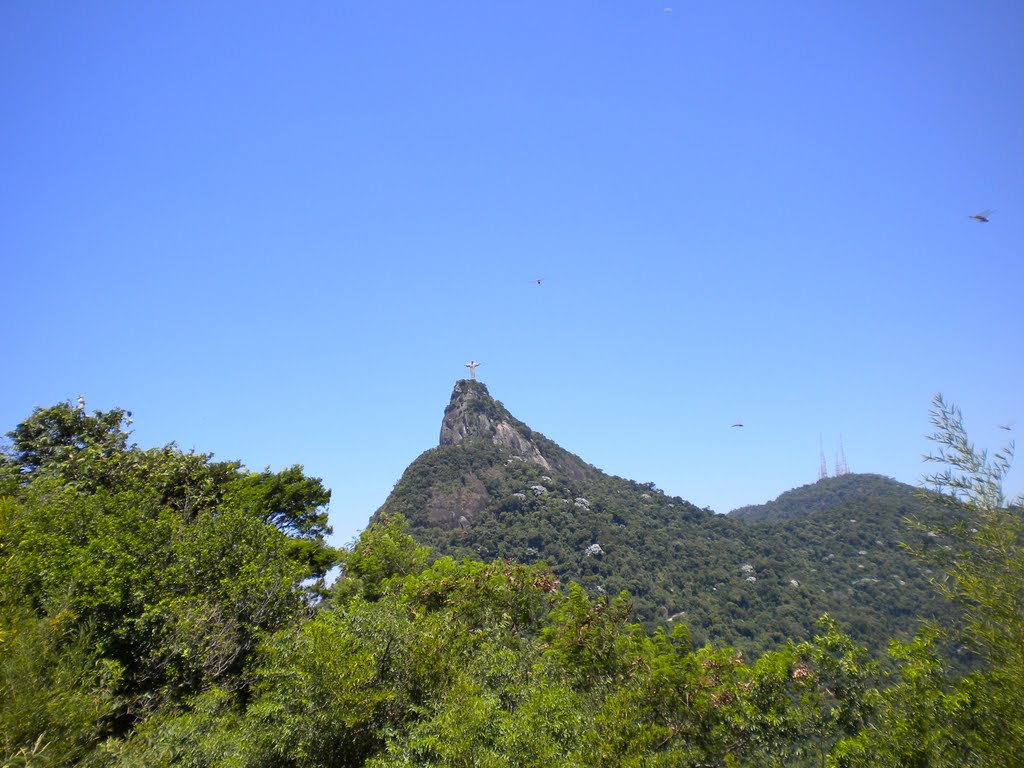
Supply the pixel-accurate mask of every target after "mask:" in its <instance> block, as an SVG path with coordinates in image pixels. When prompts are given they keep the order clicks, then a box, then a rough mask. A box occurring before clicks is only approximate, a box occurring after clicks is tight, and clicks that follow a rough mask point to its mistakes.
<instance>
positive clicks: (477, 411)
mask: <svg viewBox="0 0 1024 768" xmlns="http://www.w3.org/2000/svg"><path fill="white" fill-rule="evenodd" d="M472 440H484V441H486V442H490V443H494V444H495V445H498V446H501V447H502V448H505V449H507V450H508V451H509V452H510V453H511V454H512V455H513V456H517V457H519V458H521V459H523V460H525V461H531V462H533V463H534V464H538V465H540V466H541V467H543V468H544V469H546V470H558V471H561V472H564V473H565V474H566V475H568V476H569V477H575V478H583V477H588V478H592V477H596V476H599V475H600V472H599V471H598V470H596V469H594V467H592V466H590V465H589V464H587V463H586V462H584V461H582V460H581V459H580V458H579V457H577V456H573V455H572V454H571V453H569V452H568V451H566V450H564V449H563V448H561V447H559V446H558V445H556V444H555V443H553V442H551V441H550V440H548V439H547V438H545V437H544V436H543V435H541V434H539V433H537V432H534V431H533V430H532V429H530V428H529V427H528V426H526V425H525V424H524V423H523V422H521V421H519V420H518V419H516V418H515V417H514V416H513V415H512V414H511V413H509V412H508V410H506V408H505V406H504V405H502V404H501V403H500V402H498V401H497V400H495V399H494V398H493V397H491V393H490V392H488V390H487V385H486V384H483V383H482V382H479V381H476V380H475V379H460V380H458V381H457V382H455V388H454V389H453V390H452V396H451V400H449V402H448V407H447V408H445V409H444V417H443V418H442V419H441V438H440V442H439V444H440V445H442V446H445V445H461V444H463V443H465V442H467V441H472Z"/></svg>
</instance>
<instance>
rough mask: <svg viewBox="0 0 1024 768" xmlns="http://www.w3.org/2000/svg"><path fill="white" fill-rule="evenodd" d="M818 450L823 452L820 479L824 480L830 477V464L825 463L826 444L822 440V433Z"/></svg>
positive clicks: (819, 472) (819, 470)
mask: <svg viewBox="0 0 1024 768" xmlns="http://www.w3.org/2000/svg"><path fill="white" fill-rule="evenodd" d="M818 451H819V452H820V453H821V464H820V465H819V467H818V479H819V480H824V479H825V478H826V477H828V464H826V463H825V444H824V443H823V442H822V440H821V435H818Z"/></svg>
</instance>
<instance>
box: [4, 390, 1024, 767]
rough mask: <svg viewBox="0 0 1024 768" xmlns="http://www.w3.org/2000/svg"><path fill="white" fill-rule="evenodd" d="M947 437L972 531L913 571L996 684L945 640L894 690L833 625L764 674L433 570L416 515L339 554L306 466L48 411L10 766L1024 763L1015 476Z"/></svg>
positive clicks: (543, 577)
mask: <svg viewBox="0 0 1024 768" xmlns="http://www.w3.org/2000/svg"><path fill="white" fill-rule="evenodd" d="M935 418H936V424H937V432H936V436H935V437H936V440H937V444H938V445H939V446H940V448H941V450H940V453H939V454H938V455H937V458H939V459H941V460H942V461H943V466H944V467H946V468H947V471H944V472H941V473H938V474H936V475H934V476H933V478H932V479H933V481H934V484H935V485H936V486H937V488H938V489H939V490H943V491H946V492H947V493H948V494H949V495H951V496H959V497H960V501H961V502H963V503H965V504H966V506H965V507H964V506H958V507H957V509H958V510H964V509H966V510H967V511H966V513H958V514H962V519H961V520H959V521H954V522H951V523H950V524H949V525H947V526H945V527H944V528H943V529H942V530H941V531H937V532H936V533H937V535H941V536H942V537H943V541H945V542H948V543H947V544H945V545H944V546H941V547H933V548H932V549H931V550H929V551H924V550H922V551H921V552H919V555H920V556H921V557H923V558H928V562H929V564H930V567H932V568H935V569H937V570H938V569H942V570H943V571H944V572H945V573H946V574H947V579H946V581H944V582H943V584H942V590H943V594H944V597H945V599H947V600H949V601H950V602H954V603H957V604H959V605H961V606H962V608H963V615H962V620H961V621H960V622H959V623H958V624H957V625H956V626H955V627H950V628H949V629H948V630H946V631H945V632H946V635H947V637H946V639H947V640H950V641H955V642H957V643H960V644H963V645H965V646H966V647H969V648H970V649H971V650H972V651H973V652H974V653H975V654H976V655H977V656H978V658H979V659H980V660H981V663H980V665H979V667H978V669H977V670H975V671H973V672H972V673H970V674H969V675H967V676H963V677H956V676H954V675H951V674H950V672H949V670H948V666H947V665H946V663H945V662H944V661H943V660H942V657H941V656H940V655H939V654H938V653H937V651H936V649H935V648H936V646H935V643H936V639H937V637H938V636H939V635H940V634H941V633H942V632H943V630H941V629H940V628H939V627H926V628H924V629H922V631H921V632H920V633H919V634H918V635H917V636H916V637H915V638H914V639H912V640H911V641H909V642H908V643H906V644H900V643H895V644H894V645H893V646H892V649H891V651H892V656H893V658H894V660H895V661H894V663H895V668H894V669H893V670H892V671H889V672H883V671H881V669H880V667H879V666H877V665H875V664H874V663H873V662H871V661H868V660H867V657H866V654H865V652H864V651H863V650H861V649H859V648H858V647H857V646H856V645H855V644H854V643H853V642H852V641H851V640H850V638H849V637H848V636H846V635H845V634H844V632H843V628H842V627H841V626H837V624H836V622H835V621H833V620H830V619H824V620H822V621H821V622H820V623H819V625H818V629H817V631H816V633H815V636H814V637H813V638H812V639H810V640H807V641H802V642H793V641H787V642H784V643H781V644H779V645H778V646H777V647H776V648H774V649H773V650H771V651H768V652H765V653H763V654H761V655H759V656H758V657H756V658H753V657H750V658H748V657H745V656H744V654H742V653H741V652H739V651H738V650H735V649H733V648H731V647H728V646H723V645H708V646H704V647H701V645H700V644H699V643H695V642H694V641H693V639H692V638H691V637H689V635H688V632H687V630H686V625H685V623H684V622H682V621H677V622H676V623H675V624H674V626H673V627H672V628H671V629H667V628H664V627H659V628H657V629H655V630H654V631H653V632H648V631H646V630H645V629H644V628H643V627H642V626H641V625H638V624H634V623H632V612H631V602H632V599H631V597H630V596H629V595H628V594H626V593H623V594H619V595H614V596H613V595H610V594H606V595H601V594H600V593H599V592H596V591H589V590H586V589H585V588H584V587H582V586H579V585H575V584H573V585H566V584H560V583H559V580H558V579H557V578H556V576H555V575H554V574H553V573H552V571H551V570H550V569H548V568H547V567H545V566H542V565H537V564H521V563H512V562H508V561H505V560H500V559H499V560H493V559H491V560H490V561H484V560H480V559H464V560H454V559H452V558H450V557H440V558H433V557H432V555H431V553H430V552H429V551H428V550H427V549H426V548H425V547H423V546H422V545H421V544H419V543H417V542H416V541H415V540H414V539H413V537H412V536H410V534H409V528H408V526H407V524H406V523H405V521H404V520H403V519H402V518H401V517H400V516H394V517H390V518H386V519H380V520H378V521H377V522H376V523H374V524H373V525H371V526H370V527H369V528H368V529H367V531H366V532H365V533H364V534H363V535H362V536H361V537H360V539H359V540H358V541H357V542H356V543H355V544H354V545H353V547H352V548H351V549H349V550H343V551H334V550H331V549H330V548H329V547H327V546H326V545H325V544H324V540H323V537H324V535H325V534H326V532H327V529H326V517H325V513H324V505H325V504H326V502H327V492H326V491H325V490H324V489H323V487H322V486H321V484H320V482H319V481H318V480H316V479H313V478H307V477H305V476H304V475H303V473H302V471H301V468H299V467H294V468H291V469H288V470H285V471H283V472H279V473H274V472H270V471H264V472H250V471H248V470H246V469H245V468H244V467H242V466H241V465H239V464H237V463H233V462H227V463H225V462H215V461H213V460H212V457H210V456H206V455H198V454H193V453H183V452H181V451H179V450H178V449H177V448H175V447H174V446H167V447H165V448H162V449H156V450H141V449H139V448H137V447H135V446H132V445H129V444H128V441H127V434H126V432H125V431H124V427H125V426H126V414H124V413H123V412H121V411H112V412H109V413H100V412H96V413H94V414H92V415H88V414H85V413H84V412H83V411H81V410H79V409H75V408H73V407H72V406H70V405H67V404H64V405H58V406H55V407H53V408H49V409H42V410H37V411H36V412H35V413H33V414H32V416H30V417H29V419H28V420H27V421H26V422H24V423H23V424H22V425H19V426H18V427H17V428H16V429H15V430H14V431H13V432H12V433H10V436H11V439H12V443H11V445H10V446H9V447H8V449H7V450H6V451H5V452H4V455H3V459H2V461H0V765H2V766H14V765H32V766H57V765H102V766H171V765H182V766H372V767H375V768H384V767H385V766H413V765H434V766H551V765H565V766H694V767H696V766H812V765H813V766H818V765H823V764H826V765H830V766H851V767H853V766H910V765H921V766H926V765H927V766H940V767H942V766H959V765H978V766H1008V765H1016V764H1019V760H1020V758H1019V755H1020V747H1021V746H1022V745H1024V730H1022V728H1024V715H1022V712H1024V700H1022V699H1024V618H1022V615H1024V614H1022V611H1021V605H1020V601H1021V598H1022V595H1024V560H1022V551H1024V550H1022V547H1024V523H1022V520H1021V518H1020V516H1019V514H1018V512H1017V511H1015V510H1013V509H1008V508H1006V507H1005V505H1004V501H1003V499H1002V497H1001V488H1000V481H1001V477H1002V475H1003V474H1004V473H1005V468H1006V466H1008V464H1007V463H1006V462H1007V461H1008V456H1007V455H1005V454H997V455H996V457H995V461H994V462H992V463H989V462H988V461H987V459H986V458H985V457H979V455H978V454H976V453H974V451H973V448H971V447H970V445H969V443H967V442H966V440H965V439H964V440H961V439H960V438H961V437H962V427H961V426H960V422H959V414H958V413H957V412H956V411H955V409H952V408H950V407H948V406H946V405H945V404H944V403H942V402H941V401H937V403H936V412H935ZM650 490H651V491H653V489H650ZM649 495H651V497H652V498H653V497H654V493H650V494H649ZM652 525H653V523H652ZM927 530H928V531H929V532H935V531H933V529H931V528H929V529H927ZM946 547H948V549H947V548H946ZM335 562H338V563H340V565H341V571H342V576H341V577H340V578H339V579H338V581H337V582H336V583H335V584H334V585H333V586H332V587H330V588H326V587H325V586H324V584H323V581H322V579H323V575H324V573H325V570H326V569H327V568H328V567H329V566H331V565H332V564H333V563H335Z"/></svg>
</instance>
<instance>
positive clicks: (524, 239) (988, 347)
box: [0, 0, 1024, 543]
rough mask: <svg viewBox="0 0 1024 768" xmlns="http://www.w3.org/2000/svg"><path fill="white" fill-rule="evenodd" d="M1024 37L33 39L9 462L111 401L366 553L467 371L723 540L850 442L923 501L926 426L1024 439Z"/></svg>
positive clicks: (3, 383) (925, 27) (71, 21)
mask: <svg viewBox="0 0 1024 768" xmlns="http://www.w3.org/2000/svg"><path fill="white" fill-rule="evenodd" d="M1022 39H1024V5H1022V4H1021V3H1019V2H1011V1H1009V0H1008V1H1006V2H971V3H967V2H943V1H942V0H929V1H928V2H924V1H920V2H903V3H889V2H885V3H883V2H874V1H865V2H858V3H844V4H838V3H810V2H807V3H778V2H776V3H768V2H714V3H694V2H680V1H678V0H661V2H646V1H645V0H628V2H625V1H624V0H608V1H606V2H600V1H596V0H592V1H590V2H583V1H582V0H559V1H557V2H552V1H551V0H548V1H546V2H532V1H530V0H528V1H526V2H515V3H512V2H504V1H503V0H500V1H498V0H496V1H495V2H478V3H469V2H464V1H463V2H448V1H446V0H440V1H439V2H429V3H424V2H407V1H406V0H393V1H392V2H388V3H366V2H358V3H357V2H341V1H339V2H330V3H328V2H299V3H287V4H286V3H261V2H251V1H250V2H244V3H242V2H218V3H198V2H176V3H126V2H116V3H115V2H100V3H70V2H53V3H38V2H28V1H22V0H13V1H12V2H7V3H4V4H2V5H0V96H2V99H0V110H2V112H0V117H2V119H0V162H2V168H3V183H2V184H0V255H2V258H3V275H4V279H3V282H2V298H3V307H4V310H5V311H4V315H5V321H6V326H7V328H8V333H7V334H6V338H7V341H6V343H5V345H4V348H5V352H6V354H5V355H4V358H5V365H4V375H3V376H2V377H0V427H2V430H3V431H7V430H9V429H11V428H13V427H14V426H15V425H16V424H17V423H18V422H19V421H21V420H22V419H23V418H25V417H26V416H27V415H28V414H29V413H30V412H31V410H32V408H33V407H34V406H37V405H42V406H46V405H51V404H54V403H56V402H59V401H63V400H67V399H73V398H74V397H75V396H77V395H78V394H80V393H81V394H83V395H84V396H85V397H86V399H87V405H88V407H89V408H90V409H93V408H99V409H103V410H105V409H108V408H112V407H115V406H119V407H124V408H127V409H129V410H131V411H133V413H134V418H135V424H134V428H135V433H134V440H135V441H136V442H138V443H139V444H140V445H142V446H144V447H149V446H154V445H163V444H164V443H167V442H170V441H176V442H177V443H178V444H179V445H180V446H181V447H183V448H186V449H188V448H195V449H196V450H198V451H204V452H213V453H214V454H215V455H216V456H217V457H218V458H221V459H239V460H241V461H243V462H244V463H245V464H247V465H248V466H250V467H252V468H254V469H262V468H263V467H264V466H270V467H272V468H275V469H280V468H283V467H286V466H289V465H291V464H296V463H299V464H303V465H304V466H305V467H306V469H307V471H308V472H309V473H310V474H313V475H316V476H318V477H322V478H323V479H324V482H325V483H326V484H327V485H328V486H329V487H330V488H331V489H332V490H333V494H334V495H333V501H332V504H331V521H332V524H333V526H334V528H335V539H336V543H345V542H346V541H348V540H350V539H351V538H352V536H353V535H355V534H356V533H357V532H358V531H359V530H360V529H362V528H363V527H364V526H365V524H366V521H367V519H368V518H369V516H370V515H371V514H372V513H373V511H374V510H375V509H376V508H377V507H378V506H379V505H380V504H381V503H382V502H383V501H384V499H385V498H386V496H387V494H388V493H389V492H390V490H391V488H392V487H393V485H394V483H395V482H397V480H398V479H399V477H400V475H401V473H402V471H403V470H404V469H405V467H406V466H407V465H408V464H409V463H410V462H411V461H412V460H413V459H414V458H415V457H416V456H417V455H419V454H420V453H421V452H422V451H424V450H426V449H428V448H431V447H433V446H434V445H436V443H437V439H438V432H439V428H440V423H441V416H442V413H443V410H444V407H445V405H446V404H447V402H448V398H449V396H450V393H451V388H452V385H453V384H454V382H455V381H456V380H457V379H459V378H463V377H464V376H465V375H466V372H467V371H466V368H464V367H463V364H464V363H465V362H468V361H469V360H471V359H475V360H478V361H480V362H481V363H482V365H481V366H480V368H479V369H478V371H477V373H478V377H479V378H480V379H481V380H482V381H483V382H485V383H486V384H487V385H488V387H489V388H490V391H491V394H492V395H494V397H496V398H497V399H499V400H501V401H502V402H503V403H504V404H505V405H506V406H507V407H508V408H509V409H510V410H511V411H512V413H513V414H515V415H516V416H517V417H518V418H520V419H522V420H523V421H525V422H526V423H527V424H529V425H530V426H531V427H532V428H534V429H535V430H538V431H540V432H542V433H544V434H545V435H547V436H548V437H549V438H551V439H553V440H555V441H556V442H558V443H559V444H561V445H562V446H563V447H565V448H566V449H568V450H570V451H572V452H574V453H576V454H578V455H580V456H582V457H583V458H584V459H585V460H587V461H589V462H591V463H593V464H595V465H596V466H598V467H600V468H601V469H603V470H605V471H606V472H609V473H612V474H616V475H620V476H623V477H628V478H631V479H635V480H639V481H642V482H647V481H653V482H655V483H656V484H657V485H658V486H659V487H661V488H663V489H664V490H665V491H666V492H668V493H670V494H672V495H679V496H682V497H683V498H685V499H688V500H690V501H692V502H694V503H695V504H698V505H699V506H702V507H704V506H706V507H711V508H713V509H715V510H716V511H719V512H726V511H728V510H730V509H733V508H735V507H737V506H740V505H744V504H752V503H760V502H764V501H767V500H769V499H772V498H774V497H775V496H777V495H778V494H779V493H781V492H783V491H785V490H788V489H790V488H793V487H796V486H800V485H804V484H806V483H810V482H813V481H815V480H816V479H817V477H818V465H819V450H820V447H823V449H824V452H825V454H826V457H827V459H828V463H829V468H830V470H831V469H832V467H833V463H834V460H835V455H836V452H837V450H838V449H839V446H840V440H841V441H842V444H843V446H844V448H845V453H846V457H847V461H848V464H849V467H850V469H851V470H852V471H857V472H876V473H879V474H884V475H888V476H891V477H895V478H896V479H898V480H902V481H904V482H910V483H916V482H917V481H918V480H919V478H920V476H921V475H922V473H924V472H925V471H928V470H929V467H927V466H925V465H924V464H923V463H922V461H921V454H922V453H924V452H925V451H927V450H928V448H929V444H928V442H927V440H925V438H924V435H925V434H927V433H928V432H929V431H930V428H929V424H928V409H929V405H930V401H931V397H932V395H933V394H934V393H936V392H942V393H943V394H944V395H945V396H946V397H947V398H948V399H949V400H952V401H953V402H955V403H957V404H958V405H960V406H961V408H962V409H963V411H964V414H965V419H966V423H967V426H968V428H969V429H970V431H971V433H972V436H973V437H974V439H975V441H976V442H977V443H978V445H979V446H989V447H993V448H994V447H998V446H999V445H1001V444H1002V443H1004V442H1005V441H1006V439H1007V438H1012V437H1013V435H1014V434H1015V433H1014V432H1009V433H1008V432H1006V431H1003V430H1000V429H998V425H999V424H1006V423H1008V422H1013V421H1014V420H1017V419H1020V422H1019V424H1018V425H1017V426H1016V429H1017V430H1018V431H1019V430H1020V429H1024V391H1022V388H1021V386H1020V383H1021V381H1022V380H1024V368H1022V355H1021V351H1022V350H1021V340H1022V338H1024V334H1022V331H1024V321H1022V314H1021V311H1020V296H1021V290H1022V286H1024V266H1022V252H1021V244H1022V243H1024V140H1022V137H1024V98H1022V96H1024V46H1022V45H1021V44H1020V41H1021V40H1022ZM983 209H996V212H995V213H994V214H993V215H992V218H991V222H990V223H988V224H977V223H975V222H973V221H971V220H969V219H968V218H967V216H968V215H969V214H972V213H975V212H977V211H979V210H983ZM534 278H544V281H543V283H541V284H540V285H537V284H535V283H532V282H530V281H531V280H532V279H534ZM736 421H742V422H743V423H744V425H745V426H744V427H743V428H742V429H740V428H731V427H730V424H732V423H734V422H736ZM1007 490H1009V491H1011V492H1014V493H1018V492H1021V491H1024V470H1022V469H1021V468H1020V467H1018V468H1017V469H1016V470H1015V471H1014V473H1013V474H1012V475H1011V478H1010V483H1009V484H1008V489H1007Z"/></svg>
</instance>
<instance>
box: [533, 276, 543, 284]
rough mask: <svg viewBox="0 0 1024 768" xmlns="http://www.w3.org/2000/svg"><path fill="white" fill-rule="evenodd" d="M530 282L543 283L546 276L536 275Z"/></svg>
mask: <svg viewBox="0 0 1024 768" xmlns="http://www.w3.org/2000/svg"><path fill="white" fill-rule="evenodd" d="M530 282H531V283H536V284H537V285H540V284H541V283H543V282H544V278H543V277H535V278H533V280H531V281H530Z"/></svg>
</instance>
